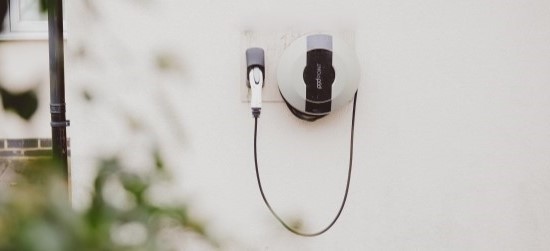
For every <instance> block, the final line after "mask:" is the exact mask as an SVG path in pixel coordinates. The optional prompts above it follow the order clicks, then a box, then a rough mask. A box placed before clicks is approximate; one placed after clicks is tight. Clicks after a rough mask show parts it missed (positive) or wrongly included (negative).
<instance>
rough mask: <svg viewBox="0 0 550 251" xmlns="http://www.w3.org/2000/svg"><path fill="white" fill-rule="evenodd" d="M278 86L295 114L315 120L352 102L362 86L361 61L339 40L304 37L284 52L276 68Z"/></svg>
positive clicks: (322, 35)
mask: <svg viewBox="0 0 550 251" xmlns="http://www.w3.org/2000/svg"><path fill="white" fill-rule="evenodd" d="M277 84H278V85H279V91H280V92H281V96H282V97H283V99H284V100H285V102H286V103H287V105H288V106H289V109H290V110H291V111H292V112H293V113H294V115H296V116H297V117H299V118H302V119H306V120H316V119H318V118H321V117H323V116H325V115H327V114H329V113H330V112H331V111H334V110H337V109H340V108H342V107H344V106H346V105H347V104H348V103H349V102H350V101H351V100H352V99H353V97H354V95H355V92H356V91H357V87H358V86H359V64H358V60H357V57H356V55H355V53H354V52H353V50H352V49H351V48H350V46H349V45H348V44H346V42H344V41H343V40H341V39H339V38H337V37H334V36H332V35H327V34H315V35H309V36H304V37H301V38H299V39H298V40H296V41H295V42H293V43H292V44H291V45H290V47H288V48H287V49H286V50H285V51H284V54H283V55H282V57H281V59H280V60H279V63H278V66H277Z"/></svg>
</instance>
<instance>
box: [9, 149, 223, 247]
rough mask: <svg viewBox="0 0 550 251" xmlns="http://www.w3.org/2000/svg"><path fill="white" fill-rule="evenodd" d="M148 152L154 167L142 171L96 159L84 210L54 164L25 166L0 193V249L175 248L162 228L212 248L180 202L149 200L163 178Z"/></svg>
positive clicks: (158, 163)
mask: <svg viewBox="0 0 550 251" xmlns="http://www.w3.org/2000/svg"><path fill="white" fill-rule="evenodd" d="M153 154H154V155H155V156H156V158H155V168H154V169H153V170H152V171H150V172H149V173H146V174H142V175H137V174H135V173H130V172H127V171H124V168H123V167H122V166H121V164H120V162H119V161H118V160H117V158H110V159H104V160H101V162H100V168H99V172H98V174H97V176H96V177H95V180H94V188H93V191H92V197H91V203H90V206H89V207H88V208H87V209H85V210H83V211H76V210H74V209H73V208H72V206H71V205H70V202H69V194H68V193H67V191H68V189H67V186H68V184H67V183H66V179H65V178H64V176H63V174H62V173H61V172H59V171H58V170H59V169H58V168H57V167H56V165H55V164H54V163H51V162H49V161H45V160H43V161H36V162H35V163H32V164H29V165H28V166H27V167H25V168H24V169H23V170H22V172H21V173H20V175H19V176H18V178H17V180H16V184H17V185H16V186H15V187H13V188H12V189H10V190H9V191H1V192H0V251H75V250H79V251H98V250H102V251H149V250H150V251H157V250H159V251H162V250H175V248H174V247H171V246H170V245H169V243H170V241H169V239H168V238H167V237H166V236H167V232H172V233H176V234H177V235H178V236H179V237H181V236H182V235H183V236H189V235H193V236H196V237H199V238H200V240H203V241H205V242H207V243H210V244H211V245H212V247H215V246H216V244H215V242H214V241H213V240H212V239H211V238H209V237H208V235H207V234H206V232H205V229H204V227H203V224H201V223H200V222H198V221H196V220H194V219H192V218H191V217H190V215H189V213H188V210H187V207H186V206H185V205H173V206H159V205H156V204H155V203H153V202H151V200H150V197H149V195H148V192H149V189H150V188H151V186H152V185H153V184H156V183H158V182H162V181H164V180H165V179H166V177H168V176H167V175H166V170H165V168H164V165H163V163H162V159H161V157H160V155H159V154H158V153H153ZM117 188H118V189H117Z"/></svg>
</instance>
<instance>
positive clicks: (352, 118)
mask: <svg viewBox="0 0 550 251" xmlns="http://www.w3.org/2000/svg"><path fill="white" fill-rule="evenodd" d="M287 104H288V103H287ZM356 104H357V92H355V96H354V97H353V111H352V115H351V135H350V146H349V169H348V178H347V182H346V190H345V192H344V198H343V199H342V204H341V205H340V209H339V210H338V213H337V214H336V216H335V217H334V219H333V220H332V221H331V222H330V224H328V225H327V226H326V227H325V228H323V229H322V230H320V231H318V232H314V233H302V232H299V231H298V230H295V229H293V228H292V227H290V226H289V225H288V224H287V223H286V222H285V221H284V220H283V219H282V218H281V217H279V215H278V214H277V213H275V211H274V210H273V208H272V207H271V205H270V204H269V202H268V201H267V198H266V196H265V193H264V189H263V187H262V182H261V179H260V172H259V170H258V152H257V146H256V142H257V136H258V118H257V117H256V118H254V165H255V169H256V179H257V180H258V187H259V188H260V193H261V195H262V199H263V200H264V203H265V205H266V206H267V208H268V209H269V211H271V213H272V214H273V216H275V218H276V219H277V220H278V221H279V222H280V223H281V224H282V225H283V227H285V228H286V229H287V230H288V231H290V232H292V233H294V234H297V235H300V236H305V237H313V236H319V235H321V234H323V233H325V232H326V231H328V230H329V229H330V228H331V227H332V226H333V225H334V224H335V223H336V221H337V220H338V218H339V217H340V215H341V214H342V210H343V209H344V206H345V205H346V200H347V198H348V191H349V185H350V181H351V169H352V166H353V134H354V130H355V107H356ZM289 108H290V106H289ZM316 119H318V118H315V119H314V120H316Z"/></svg>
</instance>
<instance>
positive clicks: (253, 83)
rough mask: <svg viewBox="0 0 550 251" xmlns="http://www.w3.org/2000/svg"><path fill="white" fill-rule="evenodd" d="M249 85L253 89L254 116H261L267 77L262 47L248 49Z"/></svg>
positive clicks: (251, 106) (251, 103)
mask: <svg viewBox="0 0 550 251" xmlns="http://www.w3.org/2000/svg"><path fill="white" fill-rule="evenodd" d="M246 65H247V67H246V70H247V79H248V81H247V85H248V87H249V88H250V89H251V94H250V108H251V109H252V116H254V118H258V117H260V112H261V110H262V88H263V87H264V79H265V60H264V50H263V49H262V48H250V49H248V50H246Z"/></svg>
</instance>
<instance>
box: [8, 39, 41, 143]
mask: <svg viewBox="0 0 550 251" xmlns="http://www.w3.org/2000/svg"><path fill="white" fill-rule="evenodd" d="M48 62H49V61H48V42H47V41H46V40H40V41H17V42H6V41H0V83H1V84H2V86H3V87H4V88H6V89H8V90H10V91H11V92H14V93H16V92H24V91H27V90H29V89H35V90H36V91H37V95H38V100H39V104H38V105H39V106H38V110H37V111H36V113H35V115H34V116H33V117H32V119H31V121H30V123H27V122H26V121H24V120H23V119H21V118H20V117H19V116H17V115H16V114H15V113H12V112H8V113H5V112H0V138H37V137H45V138H47V137H51V136H50V135H51V130H50V127H49V126H50V108H49V104H50V97H49V95H50V91H49V88H50V87H49V81H50V80H49V68H48V66H49V65H48Z"/></svg>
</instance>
